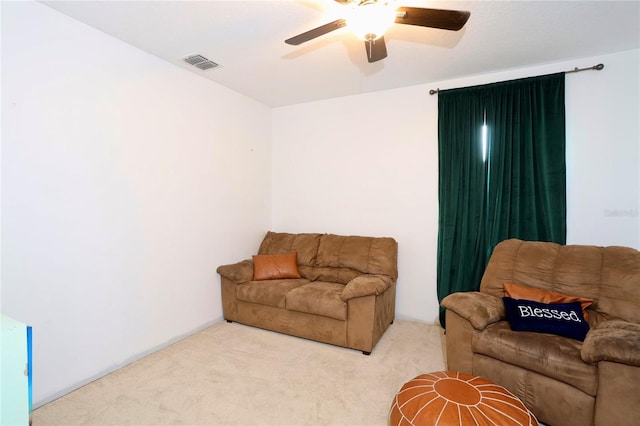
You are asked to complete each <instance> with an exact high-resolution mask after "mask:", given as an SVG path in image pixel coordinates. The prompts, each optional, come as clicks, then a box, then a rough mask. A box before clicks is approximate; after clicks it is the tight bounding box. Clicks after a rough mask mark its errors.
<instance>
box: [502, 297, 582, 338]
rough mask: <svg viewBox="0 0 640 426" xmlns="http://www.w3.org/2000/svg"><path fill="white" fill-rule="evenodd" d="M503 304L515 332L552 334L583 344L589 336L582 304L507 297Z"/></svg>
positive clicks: (504, 298)
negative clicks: (542, 301)
mask: <svg viewBox="0 0 640 426" xmlns="http://www.w3.org/2000/svg"><path fill="white" fill-rule="evenodd" d="M502 300H503V301H504V307H505V309H506V311H507V320H508V321H509V325H510V326H511V330H513V331H535V332H538V333H551V334H557V335H558V336H564V337H570V338H572V339H576V340H580V341H582V340H584V338H585V337H586V336H587V333H588V332H589V324H588V323H587V322H586V321H585V320H584V317H583V316H582V307H581V306H580V302H572V303H541V302H535V301H533V300H524V299H512V298H510V297H503V298H502Z"/></svg>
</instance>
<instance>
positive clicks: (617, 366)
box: [442, 239, 640, 426]
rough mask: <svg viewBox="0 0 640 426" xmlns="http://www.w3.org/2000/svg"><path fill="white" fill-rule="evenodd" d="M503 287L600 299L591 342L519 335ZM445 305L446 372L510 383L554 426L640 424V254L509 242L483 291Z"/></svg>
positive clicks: (495, 258) (592, 311)
mask: <svg viewBox="0 0 640 426" xmlns="http://www.w3.org/2000/svg"><path fill="white" fill-rule="evenodd" d="M504 283H515V284H520V285H526V286H529V287H534V288H537V289H543V290H548V291H554V292H558V293H563V294H567V295H573V296H581V297H584V298H588V299H592V300H593V304H592V305H591V306H590V307H589V308H588V309H587V313H588V322H589V324H590V330H589V332H588V334H587V335H586V338H585V340H584V342H581V341H579V340H574V339H571V338H567V337H561V336H557V335H553V334H545V333H534V332H528V331H512V330H511V329H510V326H509V323H508V322H507V321H505V307H504V303H503V301H502V299H501V298H502V297H503V296H504V291H503V288H504V287H503V285H504ZM521 299H524V298H521ZM442 305H443V306H444V307H445V308H446V309H447V311H446V326H447V329H446V347H447V363H448V369H450V370H457V371H462V372H465V373H472V374H475V375H480V376H483V377H485V378H488V379H489V380H492V381H494V382H496V383H497V384H500V385H502V386H504V387H506V388H507V389H509V390H510V391H512V392H513V393H515V394H516V395H517V396H518V397H519V398H520V399H522V401H523V402H524V403H525V405H527V407H528V408H529V409H531V411H532V412H533V413H534V414H535V415H536V416H537V417H538V419H539V420H540V421H542V422H544V423H546V424H549V425H552V426H571V425H581V426H586V425H596V426H610V425H616V426H622V425H638V424H640V252H638V251H637V250H634V249H632V248H626V247H594V246H581V245H567V246H561V245H558V244H554V243H543V242H525V241H521V240H516V239H511V240H506V241H503V242H501V243H500V244H498V245H497V246H496V248H495V250H494V252H493V254H492V256H491V259H490V261H489V263H488V265H487V268H486V271H485V273H484V276H483V278H482V282H481V285H480V291H479V292H464V293H454V294H451V295H449V296H447V297H446V298H445V299H443V301H442Z"/></svg>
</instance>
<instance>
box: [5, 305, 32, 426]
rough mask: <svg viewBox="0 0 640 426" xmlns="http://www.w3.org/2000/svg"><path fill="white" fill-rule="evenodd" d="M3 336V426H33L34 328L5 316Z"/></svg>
mask: <svg viewBox="0 0 640 426" xmlns="http://www.w3.org/2000/svg"><path fill="white" fill-rule="evenodd" d="M1 322H2V331H1V334H0V344H1V349H2V350H1V352H0V364H1V365H0V374H1V375H2V377H0V381H1V382H2V387H1V389H0V399H1V400H0V425H2V426H23V425H29V424H30V423H31V407H32V377H33V375H32V364H33V363H32V350H31V327H29V326H28V325H26V324H23V323H21V322H19V321H16V320H14V319H11V318H9V317H6V316H4V315H2V319H1Z"/></svg>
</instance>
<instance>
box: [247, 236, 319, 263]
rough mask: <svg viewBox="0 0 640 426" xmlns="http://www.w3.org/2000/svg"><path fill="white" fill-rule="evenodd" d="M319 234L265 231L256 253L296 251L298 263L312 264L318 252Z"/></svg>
mask: <svg viewBox="0 0 640 426" xmlns="http://www.w3.org/2000/svg"><path fill="white" fill-rule="evenodd" d="M320 235H321V234H288V233H285V232H271V231H269V232H267V234H266V235H265V236H264V239H263V240H262V243H261V244H260V248H259V249H258V254H285V253H291V252H294V251H295V252H297V253H298V265H300V266H303V265H304V266H314V265H315V264H316V256H317V254H318V245H319V244H320Z"/></svg>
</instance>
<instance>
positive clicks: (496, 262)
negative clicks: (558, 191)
mask: <svg viewBox="0 0 640 426" xmlns="http://www.w3.org/2000/svg"><path fill="white" fill-rule="evenodd" d="M504 283H516V284H522V285H527V286H530V287H534V288H538V289H542V290H549V291H555V292H558V293H563V294H568V295H573V296H580V297H586V298H588V299H592V300H593V305H592V309H593V310H595V311H596V312H597V314H598V315H596V317H595V318H594V321H598V319H599V318H601V317H604V318H610V317H611V318H622V319H624V320H627V321H632V322H636V323H640V252H638V251H637V250H635V249H632V248H628V247H596V246H587V245H560V244H555V243H548V242H540V241H522V240H518V239H510V240H505V241H503V242H501V243H499V244H498V245H497V246H496V247H495V249H494V251H493V254H492V255H491V259H489V263H488V265H487V268H486V270H485V272H484V275H483V277H482V282H481V284H480V291H481V292H483V293H488V294H491V295H493V296H495V297H499V298H502V297H503V296H504V291H503V285H504ZM590 322H591V321H590Z"/></svg>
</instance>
